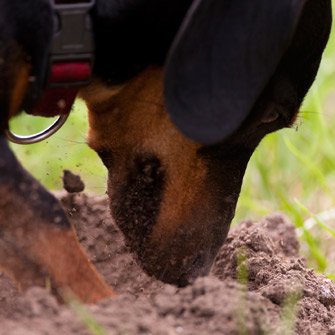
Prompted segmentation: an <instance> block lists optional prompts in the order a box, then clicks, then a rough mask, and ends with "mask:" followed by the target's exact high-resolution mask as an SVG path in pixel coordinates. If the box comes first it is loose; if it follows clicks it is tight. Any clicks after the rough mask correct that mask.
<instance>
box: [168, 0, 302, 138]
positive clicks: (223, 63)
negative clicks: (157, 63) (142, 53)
mask: <svg viewBox="0 0 335 335" xmlns="http://www.w3.org/2000/svg"><path fill="white" fill-rule="evenodd" d="M303 4H304V0H195V1H194V2H193V4H192V6H191V8H190V10H189V11H188V13H187V16H186V18H185V19H184V22H183V23H182V26H181V28H180V30H179V32H178V34H177V36H176V38H175V40H174V42H173V44H172V46H171V49H170V51H169V55H168V57H167V60H166V64H165V76H164V96H165V104H166V107H167V111H168V113H169V114H170V117H171V119H172V121H173V122H174V123H175V124H176V126H177V127H178V128H179V129H180V130H181V131H182V132H183V133H184V134H185V135H186V136H188V137H190V138H191V139H193V140H195V141H198V142H200V143H203V144H211V143H215V142H219V141H222V140H223V139H224V138H226V137H227V136H229V135H230V134H232V133H233V132H234V131H235V130H236V129H237V128H238V127H239V126H240V125H241V123H242V122H243V121H244V120H245V118H246V117H247V115H248V114H249V112H250V111H251V109H252V107H253V105H254V103H255V102H256V100H257V98H258V97H259V96H260V94H261V93H262V91H263V89H264V88H265V86H266V84H267V82H268V81H269V79H270V77H271V76H272V75H273V73H274V71H275V69H276V67H277V65H278V63H279V61H280V59H281V58H282V56H283V54H284V53H285V51H286V49H287V48H288V46H289V43H290V41H291V39H292V37H293V34H294V31H295V27H296V24H297V22H298V19H299V16H300V12H301V9H302V7H303Z"/></svg>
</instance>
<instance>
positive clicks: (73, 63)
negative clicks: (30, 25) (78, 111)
mask: <svg viewBox="0 0 335 335" xmlns="http://www.w3.org/2000/svg"><path fill="white" fill-rule="evenodd" d="M50 2H51V5H52V8H53V11H54V15H53V18H54V32H53V38H52V42H51V48H50V52H49V61H48V69H47V73H46V76H45V77H46V89H45V91H44V92H43V95H42V98H41V100H40V101H39V102H38V104H37V105H36V106H35V107H34V109H33V113H32V114H34V115H47V116H55V115H60V116H59V118H58V120H56V122H54V123H53V124H52V125H51V126H50V127H49V128H47V129H46V130H44V131H42V132H40V133H38V134H34V135H31V136H19V135H16V134H13V133H11V132H10V131H9V130H8V131H7V136H8V138H9V140H11V141H12V142H15V143H18V144H31V143H36V142H39V141H42V140H44V139H46V138H48V137H49V136H51V135H52V134H54V133H55V132H56V131H57V130H58V129H59V128H60V127H61V126H62V125H63V124H64V123H65V121H66V119H67V117H68V115H69V113H70V110H71V108H72V105H73V102H74V100H75V97H76V95H77V92H78V89H79V87H81V86H84V85H87V84H89V82H90V80H91V76H92V68H93V61H94V41H93V34H92V21H91V17H90V10H91V9H92V7H93V6H94V5H95V0H78V1H77V0H50Z"/></svg>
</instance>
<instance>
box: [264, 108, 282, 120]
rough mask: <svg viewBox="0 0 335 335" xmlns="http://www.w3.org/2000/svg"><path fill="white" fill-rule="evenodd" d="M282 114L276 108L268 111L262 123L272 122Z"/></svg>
mask: <svg viewBox="0 0 335 335" xmlns="http://www.w3.org/2000/svg"><path fill="white" fill-rule="evenodd" d="M279 116H280V114H279V113H278V112H277V110H275V109H271V110H270V111H268V112H267V113H266V114H265V115H264V116H263V118H262V123H270V122H273V121H276V120H277V119H278V118H279Z"/></svg>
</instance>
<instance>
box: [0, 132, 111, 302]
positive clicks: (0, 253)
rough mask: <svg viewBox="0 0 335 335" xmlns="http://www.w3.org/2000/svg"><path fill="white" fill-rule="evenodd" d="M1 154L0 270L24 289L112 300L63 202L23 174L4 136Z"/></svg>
mask: <svg viewBox="0 0 335 335" xmlns="http://www.w3.org/2000/svg"><path fill="white" fill-rule="evenodd" d="M0 152H1V156H0V267H1V268H2V269H3V270H4V271H5V272H7V273H8V274H9V275H10V276H11V277H12V278H13V279H14V280H15V281H16V282H17V283H18V284H19V286H21V287H22V288H23V289H26V288H28V287H30V286H32V285H40V286H44V285H46V281H47V280H48V279H49V280H50V282H51V285H52V288H53V289H55V290H56V291H58V289H62V288H70V289H71V290H72V291H73V292H74V293H75V294H76V295H77V296H78V297H79V298H80V299H81V300H82V301H84V302H87V303H94V302H97V301H99V300H101V299H103V298H105V297H108V296H110V295H113V294H114V293H113V291H112V290H111V289H110V288H109V286H108V285H107V284H106V283H105V282H104V280H103V279H102V278H101V276H100V275H99V274H98V272H97V271H96V269H95V268H94V266H93V265H92V264H91V263H90V261H89V260H88V257H87V255H86V254H85V252H84V251H83V249H82V248H81V246H80V244H79V243H78V241H77V238H76V235H75V231H74V229H73V227H72V226H71V225H70V223H69V222H68V219H67V217H66V215H65V213H64V211H63V209H62V208H61V206H60V204H59V202H58V201H57V200H56V199H55V198H54V197H53V196H52V195H51V194H50V193H49V192H47V190H45V189H44V188H43V187H42V186H41V185H40V184H39V183H38V182H37V181H36V180H35V179H34V178H33V177H31V176H30V175H29V174H28V173H27V172H26V171H25V170H24V169H23V168H22V166H21V165H20V164H19V162H18V161H17V160H16V158H15V156H14V155H13V153H12V152H11V150H10V148H9V146H8V143H7V140H6V139H5V138H4V136H1V137H0ZM58 293H59V291H58Z"/></svg>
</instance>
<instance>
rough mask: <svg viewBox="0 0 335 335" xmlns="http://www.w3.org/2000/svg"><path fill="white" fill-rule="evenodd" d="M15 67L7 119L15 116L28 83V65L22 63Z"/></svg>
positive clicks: (29, 68)
mask: <svg viewBox="0 0 335 335" xmlns="http://www.w3.org/2000/svg"><path fill="white" fill-rule="evenodd" d="M15 66H16V67H17V70H16V75H15V82H14V87H13V89H12V94H11V98H10V104H9V118H11V117H13V116H15V115H16V114H17V113H18V112H19V109H20V106H21V104H22V100H23V98H24V95H25V93H26V90H27V87H28V82H29V74H30V70H31V66H30V64H27V63H22V62H21V64H20V65H18V64H15Z"/></svg>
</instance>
